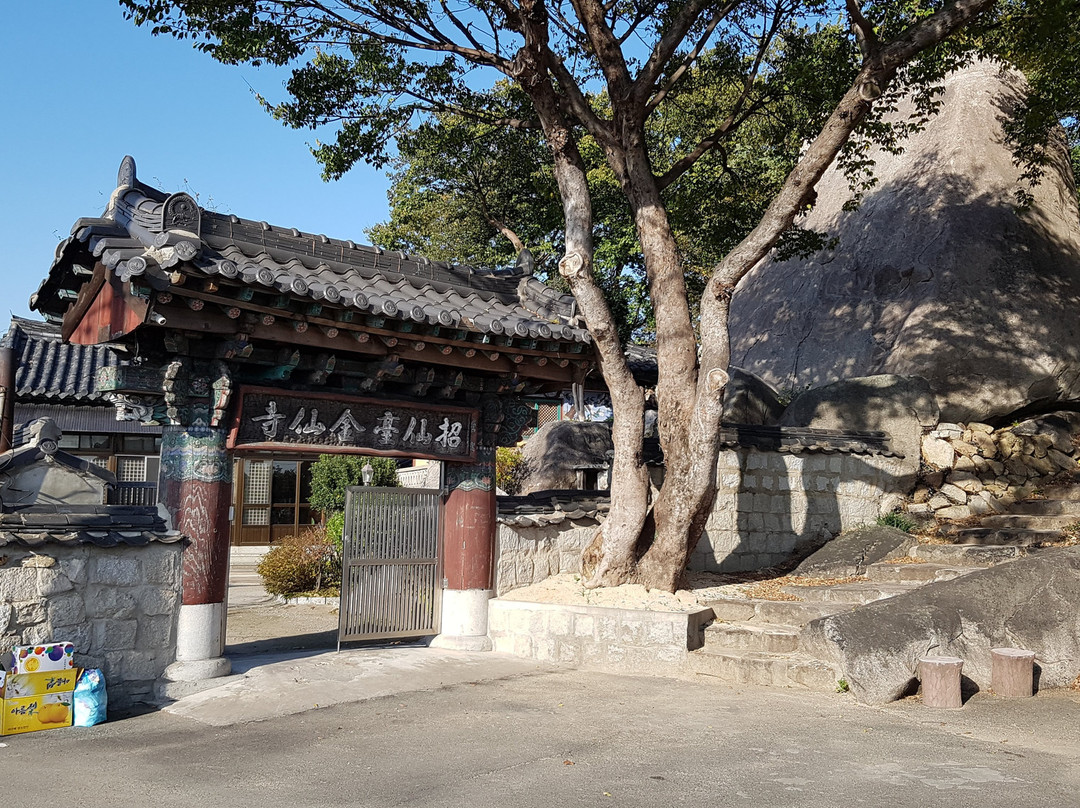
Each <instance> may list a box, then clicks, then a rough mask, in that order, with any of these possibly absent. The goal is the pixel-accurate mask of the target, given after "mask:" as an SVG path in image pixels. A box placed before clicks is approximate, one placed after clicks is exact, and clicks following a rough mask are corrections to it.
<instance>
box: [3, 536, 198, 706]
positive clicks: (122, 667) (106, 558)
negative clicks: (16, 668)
mask: <svg viewBox="0 0 1080 808" xmlns="http://www.w3.org/2000/svg"><path fill="white" fill-rule="evenodd" d="M182 549H183V547H182V545H181V544H180V543H173V544H164V543H156V542H152V543H150V544H148V545H146V546H142V547H128V546H117V547H110V548H104V547H97V546H92V545H84V544H80V545H75V546H65V545H62V544H58V543H50V544H45V545H42V546H40V547H38V548H36V549H35V550H29V549H27V548H24V547H19V546H6V547H0V651H2V652H4V653H6V652H7V651H8V650H10V649H11V647H12V646H16V645H33V644H36V643H43V642H49V641H70V642H72V643H74V644H75V651H76V654H75V664H76V665H78V666H79V667H83V668H100V669H101V670H102V671H103V672H104V673H105V681H106V685H107V687H108V692H109V708H110V709H123V708H125V707H130V706H131V705H133V704H136V703H138V702H140V701H148V700H151V698H152V690H153V685H154V682H155V681H156V680H157V679H158V678H159V677H160V676H161V674H162V673H163V672H164V670H165V668H166V667H167V666H168V665H169V663H171V662H172V661H173V659H174V657H175V654H176V614H177V609H178V605H179V602H180V586H181V584H180V555H181V552H182Z"/></svg>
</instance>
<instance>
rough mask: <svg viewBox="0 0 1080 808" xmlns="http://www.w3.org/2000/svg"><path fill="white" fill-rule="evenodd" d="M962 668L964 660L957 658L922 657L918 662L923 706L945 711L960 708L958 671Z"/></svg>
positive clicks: (961, 703) (961, 704) (961, 702)
mask: <svg viewBox="0 0 1080 808" xmlns="http://www.w3.org/2000/svg"><path fill="white" fill-rule="evenodd" d="M963 667H964V660H962V659H960V658H959V657H948V656H928V657H922V658H921V659H920V660H919V681H920V682H921V683H922V697H923V704H925V705H926V706H927V707H940V708H944V709H947V710H955V709H957V708H959V707H962V706H963V701H962V700H961V698H960V669H961V668H963Z"/></svg>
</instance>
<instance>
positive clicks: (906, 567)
mask: <svg viewBox="0 0 1080 808" xmlns="http://www.w3.org/2000/svg"><path fill="white" fill-rule="evenodd" d="M977 569H981V567H965V566H962V565H958V564H934V563H932V562H930V561H926V562H923V563H922V564H912V563H908V564H890V563H889V562H887V561H880V562H878V563H876V564H871V565H870V566H869V567H867V568H866V577H867V578H868V579H869V580H871V581H882V582H885V583H896V582H899V581H918V582H922V583H932V582H934V581H951V580H952V579H953V578H959V577H960V576H961V575H967V574H968V573H969V572H974V571H975V570H977Z"/></svg>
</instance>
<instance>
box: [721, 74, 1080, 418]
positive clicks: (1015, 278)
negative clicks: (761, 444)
mask: <svg viewBox="0 0 1080 808" xmlns="http://www.w3.org/2000/svg"><path fill="white" fill-rule="evenodd" d="M1023 91H1024V87H1023V80H1022V78H1021V77H1020V76H1019V75H1018V74H1016V73H1011V72H1005V73H1003V72H1001V71H1000V70H999V69H998V68H997V67H996V66H991V65H988V64H981V63H980V64H976V65H974V66H972V67H970V68H967V69H965V70H963V71H960V72H958V73H956V74H954V75H953V76H951V77H950V78H949V79H948V80H947V81H946V84H945V94H944V97H943V100H944V104H943V107H942V109H941V111H940V112H939V113H938V115H936V116H935V117H934V118H933V119H932V120H931V121H930V122H929V124H928V125H927V127H926V129H925V130H924V131H923V132H921V133H919V134H917V135H915V136H913V137H912V138H910V140H908V141H907V143H906V145H905V149H904V152H903V153H902V154H899V155H892V154H883V153H878V154H876V155H875V159H876V161H877V169H876V176H877V178H878V184H877V186H876V187H875V188H874V189H872V190H871V191H870V192H868V193H867V195H866V197H865V199H864V201H863V203H862V205H861V206H860V207H859V208H858V209H857V210H855V211H850V212H848V211H844V210H843V205H844V203H845V202H846V201H847V200H848V199H850V197H851V192H850V190H849V188H848V184H847V181H846V179H845V178H844V177H843V175H842V173H841V172H840V171H838V170H836V169H835V168H833V169H830V171H829V172H828V173H827V174H826V175H825V176H824V177H823V178H822V180H821V182H820V183H819V184H818V188H817V191H818V196H817V203H816V205H815V207H814V209H813V210H812V211H811V212H810V213H809V214H808V215H807V216H806V217H805V218H804V219H802V220H800V221H799V224H801V225H802V226H804V227H808V228H812V229H815V230H819V231H827V232H829V233H830V234H832V235H835V236H837V237H838V238H839V244H838V246H837V247H836V248H835V249H832V250H828V251H825V252H823V253H821V254H818V255H816V256H815V257H813V258H812V259H810V260H800V259H792V260H788V261H773V260H766V261H764V262H763V263H762V264H760V265H759V266H757V267H756V268H755V269H754V270H752V271H751V272H750V274H748V275H747V276H746V278H744V279H743V281H742V283H740V284H739V287H738V289H737V290H736V292H735V296H734V299H733V301H732V309H731V343H732V353H731V362H732V364H734V365H738V366H739V367H742V368H745V369H746V370H748V371H751V372H753V373H756V374H758V375H759V376H761V377H762V378H763V379H765V381H767V382H769V383H770V384H772V385H773V386H774V387H776V388H777V389H781V390H782V389H799V388H801V387H805V386H807V385H811V386H815V387H816V386H820V385H822V384H826V383H828V382H831V381H834V380H837V379H842V378H849V377H853V376H868V375H876V374H882V373H889V374H897V375H903V376H922V377H924V378H925V379H927V381H928V382H929V383H930V386H931V388H932V389H933V391H934V393H935V395H936V396H937V399H938V403H939V405H940V408H941V416H942V418H943V419H945V420H947V421H965V422H966V421H970V420H974V421H985V420H987V419H993V418H995V417H1000V416H1004V415H1008V414H1011V413H1013V412H1015V411H1016V410H1018V409H1020V408H1021V407H1025V406H1028V405H1032V404H1038V405H1040V406H1046V408H1047V409H1049V404H1050V403H1051V402H1054V401H1066V400H1067V401H1076V400H1078V399H1080V339H1078V337H1080V321H1078V319H1077V318H1076V316H1075V306H1076V301H1077V300H1080V213H1078V211H1077V202H1076V193H1075V187H1074V183H1073V177H1072V171H1071V168H1070V166H1069V161H1068V156H1067V153H1066V151H1065V149H1064V148H1063V147H1060V146H1058V145H1055V146H1053V147H1052V148H1051V149H1050V150H1049V158H1050V162H1049V164H1048V165H1047V167H1046V172H1045V176H1044V178H1043V180H1042V182H1041V183H1040V184H1039V185H1038V186H1037V187H1036V188H1035V189H1034V190H1033V194H1034V201H1033V204H1032V205H1031V207H1030V209H1028V210H1026V211H1020V212H1018V211H1017V209H1016V197H1015V194H1016V192H1017V191H1018V190H1021V189H1022V188H1024V187H1026V186H1024V185H1023V184H1022V183H1021V181H1020V169H1018V168H1017V167H1016V165H1014V163H1013V156H1012V153H1011V151H1010V149H1009V146H1008V144H1007V143H1006V142H1005V137H1004V135H1003V132H1002V120H1003V119H1004V118H1005V115H1006V114H1007V112H1008V110H1009V109H1010V108H1011V107H1012V106H1014V105H1015V104H1016V103H1017V101H1018V100H1019V99H1020V98H1021V97H1022V94H1023ZM909 110H910V105H906V106H905V105H901V109H900V111H899V114H906V113H907V112H909Z"/></svg>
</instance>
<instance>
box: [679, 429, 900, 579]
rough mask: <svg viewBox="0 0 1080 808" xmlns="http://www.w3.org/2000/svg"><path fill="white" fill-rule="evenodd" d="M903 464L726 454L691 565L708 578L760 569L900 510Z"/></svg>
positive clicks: (827, 456)
mask: <svg viewBox="0 0 1080 808" xmlns="http://www.w3.org/2000/svg"><path fill="white" fill-rule="evenodd" d="M901 462H902V461H901V459H900V458H898V457H895V456H889V455H883V454H853V453H845V452H840V451H834V452H830V453H824V452H801V453H792V452H771V451H766V450H762V449H757V448H746V447H742V448H737V449H725V450H724V451H722V452H721V453H720V458H719V461H718V463H717V483H718V487H719V490H718V493H717V498H716V507H715V508H714V509H713V512H712V515H711V516H710V517H709V520H708V522H707V523H706V525H705V532H704V534H703V535H702V537H701V541H700V542H699V543H698V546H697V549H696V550H695V551H694V554H693V556H692V557H691V560H690V568H691V569H695V570H705V571H711V572H744V571H747V570H755V569H764V568H766V567H771V566H773V565H774V564H778V563H781V562H783V561H785V560H787V559H789V558H791V556H792V553H794V552H795V551H796V550H799V549H800V548H803V547H812V546H817V545H820V544H822V543H824V542H825V541H827V540H828V539H829V538H830V537H832V536H835V535H836V534H837V533H839V532H841V531H842V530H848V529H850V528H854V527H858V526H859V525H864V524H872V523H873V522H874V521H875V520H876V519H877V517H878V516H879V515H880V514H881V513H883V512H888V511H889V510H892V509H893V507H894V506H895V504H896V503H899V502H900V497H899V494H900V493H901V492H900V491H899V490H898V488H899V479H900V464H901Z"/></svg>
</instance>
